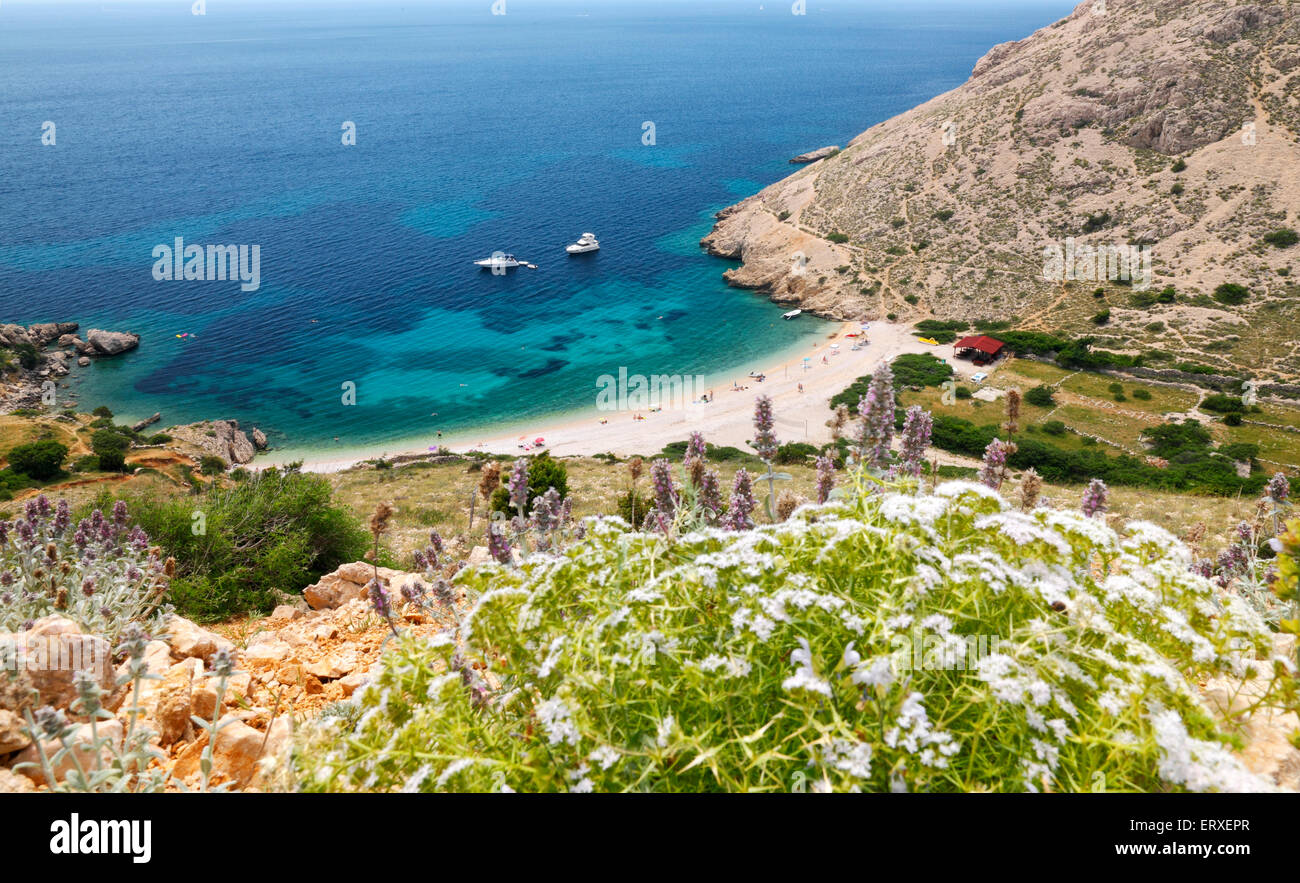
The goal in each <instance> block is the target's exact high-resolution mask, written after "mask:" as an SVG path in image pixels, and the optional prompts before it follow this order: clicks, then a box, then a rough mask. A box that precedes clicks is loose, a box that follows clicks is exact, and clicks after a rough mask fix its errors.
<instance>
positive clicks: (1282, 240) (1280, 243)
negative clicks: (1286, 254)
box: [1264, 227, 1300, 248]
mask: <svg viewBox="0 0 1300 883" xmlns="http://www.w3.org/2000/svg"><path fill="white" fill-rule="evenodd" d="M1264 241H1265V242H1267V243H1268V244H1269V245H1275V246H1277V247H1278V248H1290V247H1291V246H1293V245H1295V244H1296V243H1297V242H1300V234H1297V233H1296V232H1295V231H1294V230H1292V229H1291V228H1290V227H1283V228H1282V229H1280V230H1274V231H1273V232H1272V233H1266V234H1265V235H1264Z"/></svg>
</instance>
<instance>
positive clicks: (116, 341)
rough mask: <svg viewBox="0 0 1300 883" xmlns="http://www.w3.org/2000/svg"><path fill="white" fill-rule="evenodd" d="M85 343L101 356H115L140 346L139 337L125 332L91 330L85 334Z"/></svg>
mask: <svg viewBox="0 0 1300 883" xmlns="http://www.w3.org/2000/svg"><path fill="white" fill-rule="evenodd" d="M86 342H87V343H88V344H90V346H91V347H93V348H94V351H95V352H96V353H97V354H99V355H101V356H116V355H120V354H121V353H124V352H127V351H128V350H133V349H135V348H136V347H138V346H139V345H140V335H138V334H131V333H130V332H125V331H102V330H100V329H99V328H92V329H90V330H89V331H87V332H86Z"/></svg>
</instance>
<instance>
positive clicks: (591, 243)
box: [564, 233, 600, 254]
mask: <svg viewBox="0 0 1300 883" xmlns="http://www.w3.org/2000/svg"><path fill="white" fill-rule="evenodd" d="M564 250H565V251H567V252H568V253H569V254H585V253H587V252H589V251H600V243H599V242H597V241H596V234H595V233H583V234H582V236H581V238H579V239H578V241H577V242H575V243H573V245H569V246H566V247H565V249H564Z"/></svg>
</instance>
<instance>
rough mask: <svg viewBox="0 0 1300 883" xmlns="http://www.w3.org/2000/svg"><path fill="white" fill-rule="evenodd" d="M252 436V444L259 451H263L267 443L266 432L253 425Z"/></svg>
mask: <svg viewBox="0 0 1300 883" xmlns="http://www.w3.org/2000/svg"><path fill="white" fill-rule="evenodd" d="M252 436H253V446H254V447H255V448H257V449H258V450H259V451H265V450H266V445H267V440H266V433H265V432H263V431H262V430H260V429H258V428H257V427H256V426H254V427H253V432H252Z"/></svg>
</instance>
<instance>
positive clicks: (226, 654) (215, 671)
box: [212, 580, 388, 678]
mask: <svg viewBox="0 0 1300 883" xmlns="http://www.w3.org/2000/svg"><path fill="white" fill-rule="evenodd" d="M371 585H372V586H373V585H378V583H376V582H375V581H373V580H372V581H371ZM379 589H380V591H381V592H383V593H384V595H385V596H387V594H388V592H387V590H386V589H384V587H383V586H380V587H379ZM371 597H372V598H373V597H374V596H373V594H372V596H371ZM381 615H383V616H384V618H385V619H387V618H388V616H387V614H381ZM234 673H235V651H234V650H231V649H230V648H229V647H222V648H221V649H219V650H218V651H217V652H216V653H213V654H212V676H213V677H214V678H228V677H230V676H231V675H233V674H234Z"/></svg>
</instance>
